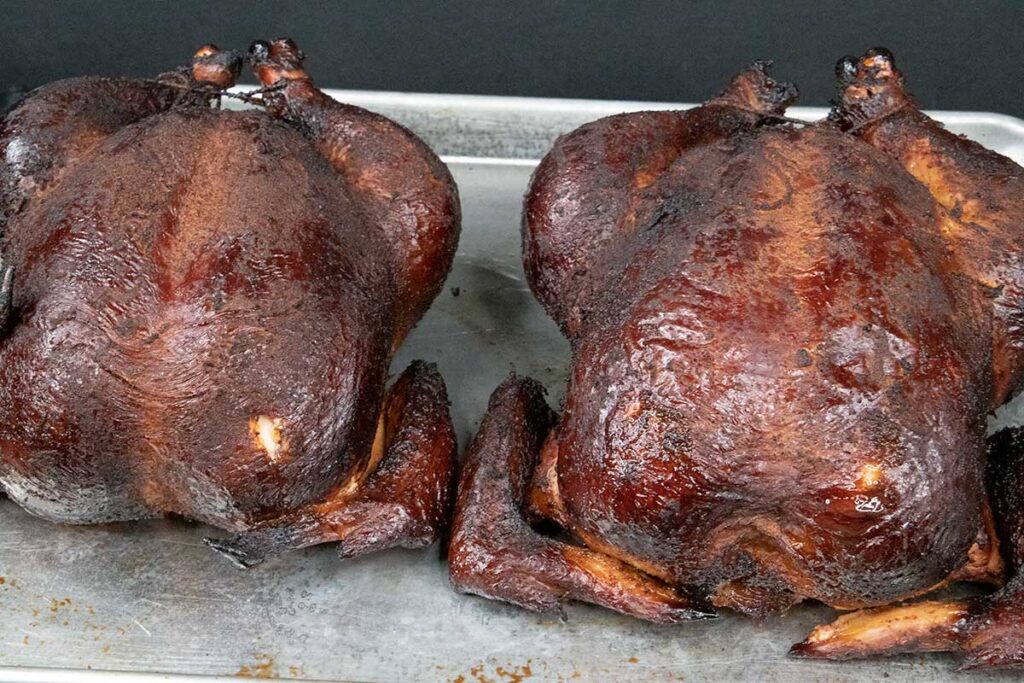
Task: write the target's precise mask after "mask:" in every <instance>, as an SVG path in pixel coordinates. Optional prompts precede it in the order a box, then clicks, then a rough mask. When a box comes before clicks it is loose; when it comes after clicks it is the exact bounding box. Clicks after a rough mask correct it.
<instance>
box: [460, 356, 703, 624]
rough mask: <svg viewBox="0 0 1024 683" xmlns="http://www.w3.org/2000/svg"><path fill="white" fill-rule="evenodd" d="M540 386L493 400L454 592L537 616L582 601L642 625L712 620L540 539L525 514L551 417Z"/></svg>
mask: <svg viewBox="0 0 1024 683" xmlns="http://www.w3.org/2000/svg"><path fill="white" fill-rule="evenodd" d="M543 391H544V390H543V389H542V388H541V387H540V385H538V384H537V383H536V382H533V381H532V380H529V379H523V378H519V377H515V376H512V377H509V378H508V379H507V380H506V381H505V383H504V384H502V385H501V386H500V387H499V388H498V389H497V390H496V391H495V392H494V395H493V396H492V397H491V401H490V405H489V406H488V409H487V415H486V417H485V418H484V422H483V424H482V425H481V426H480V432H479V434H478V435H477V437H476V439H475V440H474V441H473V444H472V445H471V446H470V449H469V452H468V454H467V456H466V463H465V466H464V467H463V471H462V476H461V482H460V486H459V490H460V494H459V500H458V503H457V505H456V509H457V510H458V513H457V516H456V519H455V522H454V526H453V529H454V532H453V535H452V538H451V543H450V546H449V562H450V565H449V566H450V570H451V578H452V583H453V585H454V586H455V587H456V588H457V589H458V590H459V591H461V592H464V593H476V594H478V595H483V596H485V597H496V598H500V599H503V600H507V601H509V602H512V603H514V604H517V605H520V606H522V607H526V608H528V609H532V610H535V611H538V612H553V613H558V612H560V610H561V603H562V602H563V601H564V600H568V599H576V600H586V601H587V602H593V603H595V604H598V605H604V606H605V607H609V608H611V609H616V610H619V611H621V612H625V613H627V614H633V615H635V616H637V617H640V618H642V619H649V620H651V621H658V622H664V623H674V622H677V621H685V620H689V619H695V618H701V617H705V616H710V613H709V612H707V611H706V610H705V609H701V608H700V607H698V606H696V605H695V603H694V601H692V600H690V599H689V598H687V597H686V596H684V595H681V594H679V593H678V592H676V591H674V590H673V589H672V588H670V587H669V586H667V585H665V584H664V583H662V582H660V581H658V580H657V579H653V578H651V577H649V576H646V575H644V574H643V573H642V572H640V571H637V570H636V569H635V568H633V567H630V566H629V565H627V564H625V563H623V562H619V561H618V560H614V559H612V558H610V557H607V556H605V555H603V554H601V553H595V552H592V551H589V550H586V549H583V548H579V547H577V546H573V545H568V544H566V543H561V542H558V541H555V540H553V539H550V538H547V537H545V536H542V535H540V534H538V533H536V532H534V531H533V530H532V529H531V528H530V527H529V525H528V524H527V523H526V522H525V521H524V520H523V518H522V515H521V513H520V510H521V508H522V506H523V505H524V502H525V498H526V495H527V492H528V490H529V486H530V477H531V474H532V472H533V470H534V467H535V466H536V463H537V453H538V452H539V451H540V448H541V443H542V442H543V440H544V437H545V436H546V435H547V432H548V429H549V428H550V427H551V425H552V423H553V419H554V414H553V413H552V412H551V409H550V408H548V406H547V403H545V401H544V394H543Z"/></svg>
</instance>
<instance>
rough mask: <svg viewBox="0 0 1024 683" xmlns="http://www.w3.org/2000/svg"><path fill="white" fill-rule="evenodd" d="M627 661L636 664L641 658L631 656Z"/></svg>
mask: <svg viewBox="0 0 1024 683" xmlns="http://www.w3.org/2000/svg"><path fill="white" fill-rule="evenodd" d="M626 661H627V662H629V663H630V664H636V663H637V662H639V661H640V660H639V659H637V658H636V657H630V658H629V659H627V660H626Z"/></svg>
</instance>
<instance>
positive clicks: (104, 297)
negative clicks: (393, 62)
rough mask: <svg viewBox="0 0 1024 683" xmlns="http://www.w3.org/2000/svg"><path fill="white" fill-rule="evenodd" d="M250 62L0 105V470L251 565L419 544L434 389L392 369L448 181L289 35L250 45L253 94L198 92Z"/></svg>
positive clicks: (448, 443) (440, 230)
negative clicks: (205, 540) (204, 542)
mask: <svg viewBox="0 0 1024 683" xmlns="http://www.w3.org/2000/svg"><path fill="white" fill-rule="evenodd" d="M241 61H242V60H241V58H240V57H239V56H238V55H236V54H234V53H231V52H224V51H219V50H217V49H216V48H214V47H212V46H205V47H204V48H203V49H201V50H200V52H199V53H197V56H196V57H195V58H194V60H193V64H192V66H191V68H190V69H185V70H179V71H177V72H172V73H169V74H165V75H163V76H161V77H159V78H157V79H155V80H152V81H131V80H110V79H98V78H81V79H71V80H68V81H60V82H57V83H54V84H51V85H48V86H45V87H43V88H41V89H39V90H37V91H35V92H33V93H31V94H29V95H28V96H27V97H26V98H25V100H24V101H23V102H22V103H21V104H20V105H18V106H17V107H15V108H14V109H13V110H12V111H11V112H10V113H9V114H8V115H7V117H6V118H5V119H4V120H3V123H2V128H0V159H3V160H4V162H3V164H2V165H0V183H2V184H0V189H2V193H3V194H2V200H3V204H2V207H3V217H4V222H5V225H4V226H3V233H2V259H3V266H2V268H0V270H2V271H3V273H4V275H5V279H4V282H5V283H6V284H7V285H8V287H7V290H8V291H9V293H10V296H9V297H7V298H3V297H0V309H2V313H3V315H2V317H3V323H4V324H3V328H2V333H0V484H2V485H3V490H4V491H5V492H6V493H7V494H8V495H9V496H10V497H11V498H13V499H14V500H16V501H17V502H18V503H19V504H21V505H22V506H24V507H25V508H26V509H28V510H30V511H32V512H34V513H36V514H39V515H41V516H44V517H46V518H48V519H51V520H54V521H59V522H70V523H92V522H106V521H114V520H126V519H137V518H143V517H151V516H156V515H162V514H166V513H175V514H180V515H184V516H186V517H189V518H192V519H196V520H200V521H203V522H206V523H209V524H212V525H215V526H218V527H221V528H223V529H227V530H231V531H235V532H239V533H241V534H242V536H240V537H239V538H238V539H236V540H235V541H233V542H218V544H217V545H218V547H220V548H222V549H224V550H225V551H232V550H237V549H235V548H234V546H233V545H232V543H236V544H241V546H240V547H241V548H242V550H237V552H232V553H231V554H232V555H233V556H234V557H235V558H236V559H239V558H240V557H242V556H244V557H245V559H246V561H247V563H251V562H252V561H255V560H256V559H258V557H261V556H262V555H264V554H266V553H268V552H272V551H274V550H279V549H282V548H284V547H294V546H299V545H309V544H311V543H314V542H324V541H330V540H341V541H343V542H345V543H347V545H346V546H345V551H344V552H345V553H347V554H354V551H355V550H356V549H364V550H369V549H372V548H374V547H384V546H387V545H396V544H407V545H421V544H424V543H429V542H431V541H433V540H434V539H436V538H437V537H438V535H439V534H440V532H441V530H442V529H443V528H444V525H445V523H446V519H447V511H448V507H449V505H448V502H449V489H450V488H451V487H450V481H451V478H452V473H453V471H454V452H455V437H454V432H453V429H452V425H451V422H450V419H449V416H448V406H447V397H446V395H445V388H444V384H443V382H442V381H441V379H440V377H439V376H438V375H437V373H436V371H435V370H434V369H433V368H431V367H429V366H425V365H422V364H420V365H416V366H414V367H412V368H410V370H409V371H408V372H407V373H406V375H405V376H403V378H402V379H401V380H400V381H399V383H398V384H397V385H396V386H395V388H394V389H393V390H392V391H391V393H390V394H389V398H387V400H386V401H385V383H386V379H387V371H388V364H389V362H390V358H391V354H392V351H393V350H394V348H396V347H397V346H398V344H400V343H401V340H402V338H403V337H404V335H405V334H406V332H408V330H409V329H410V328H411V327H412V326H413V325H414V324H415V323H416V321H417V320H418V319H419V318H420V316H422V314H423V312H424V311H425V309H426V307H427V306H428V305H429V304H430V301H431V300H432V299H433V297H434V295H435V294H436V293H437V291H439V289H440V287H441V285H442V282H443V280H444V278H445V276H446V275H447V273H448V270H449V268H450V266H451V263H452V258H453V254H454V251H455V246H456V242H457V240H458V232H459V204H458V196H457V193H456V190H455V187H454V184H453V182H452V179H451V176H450V175H449V174H448V171H447V169H446V168H445V167H444V165H443V164H442V163H441V162H440V161H439V160H438V158H437V157H436V156H435V155H434V154H433V153H432V152H431V151H430V150H429V149H427V147H426V146H425V145H424V144H423V143H422V142H421V141H420V140H419V139H418V138H416V137H415V136H414V135H413V134H412V133H410V132H409V131H407V130H405V129H404V128H402V127H400V126H398V125H397V124H395V123H393V122H391V121H389V120H387V119H384V118H382V117H380V116H378V115H376V114H372V113H370V112H367V111H364V110H361V109H358V108H356V107H350V106H346V105H341V104H339V103H336V102H334V101H333V100H331V99H330V98H328V97H327V96H325V95H323V94H322V93H321V92H320V91H319V90H317V89H316V88H315V87H314V86H313V84H312V82H311V80H310V79H309V77H308V76H307V75H306V73H305V71H304V70H303V69H302V56H301V52H299V50H298V48H297V47H296V46H295V45H294V43H292V42H291V41H289V40H278V41H275V42H273V43H263V42H259V43H256V44H255V45H254V47H253V50H252V54H251V56H250V58H249V61H250V62H251V63H252V65H253V67H254V68H255V71H256V73H257V75H258V76H259V78H260V79H261V81H262V83H263V84H264V86H266V87H265V90H264V92H263V93H262V94H261V95H257V96H256V97H255V99H254V101H255V102H256V103H257V104H261V105H262V106H261V107H257V108H256V109H253V110H248V111H241V112H239V111H227V110H221V109H219V108H211V107H210V106H209V105H210V103H211V101H213V100H216V99H218V98H220V97H222V90H223V89H224V88H227V87H229V86H231V85H232V84H233V83H234V79H235V77H236V76H237V75H238V72H239V69H240V67H241ZM385 407H386V408H385ZM299 518H301V524H300V522H299V521H298V520H299ZM341 518H344V520H343V521H341ZM371 527H373V528H372V529H371ZM268 528H277V529H278V532H277V535H276V536H275V535H273V534H270V535H268V532H267V531H266V529H268ZM254 529H259V530H260V532H259V534H256V535H255V536H254V538H255V539H257V540H258V539H264V540H265V541H266V542H265V543H263V544H262V545H260V544H259V543H256V542H255V541H254V540H252V539H248V536H247V535H246V534H247V533H248V532H250V531H252V530H254ZM374 534H376V536H375V535H374ZM271 537H272V538H271ZM280 537H287V539H288V540H287V542H286V543H277V544H276V545H275V543H272V542H271V541H272V540H274V539H277V538H280ZM246 539H248V540H246ZM268 539H269V540H268ZM256 546H258V547H256ZM243 550H244V551H245V552H243ZM246 553H248V554H246Z"/></svg>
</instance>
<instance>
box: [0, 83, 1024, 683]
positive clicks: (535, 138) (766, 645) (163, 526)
mask: <svg viewBox="0 0 1024 683" xmlns="http://www.w3.org/2000/svg"><path fill="white" fill-rule="evenodd" d="M333 94H334V95H335V96H336V97H337V98H338V99H341V100H343V101H347V102H352V103H355V104H360V105H363V106H367V107H369V108H372V109H375V110H377V111H381V112H383V113H385V114H387V115H389V116H392V117H393V118H395V119H397V120H399V121H401V122H403V123H405V124H406V125H408V126H410V127H411V128H413V129H414V130H416V131H417V132H419V133H420V134H422V135H423V136H424V137H425V138H426V139H427V140H428V142H430V143H431V144H432V145H433V146H434V147H435V148H436V149H437V150H438V151H439V152H441V153H442V154H443V155H444V156H445V157H446V160H447V161H449V163H450V165H451V168H452V170H453V172H454V174H455V177H456V180H457V181H458V183H459V186H460V188H461V193H462V201H463V208H464V216H465V218H464V230H463V238H462V244H461V245H460V247H459V253H458V255H457V257H456V264H455V268H454V271H453V272H452V274H451V277H450V278H449V280H448V283H447V285H446V287H445V289H444V291H443V293H442V294H441V295H440V297H439V298H438V300H437V302H436V303H435V304H434V306H433V308H432V309H431V311H430V313H429V314H428V315H427V317H426V318H425V319H424V320H423V322H421V323H420V325H419V327H418V328H417V329H416V330H415V332H414V333H413V335H412V336H411V337H410V339H409V340H408V341H407V342H406V344H405V346H404V347H403V348H402V350H401V352H400V354H399V356H398V358H397V359H396V360H395V363H394V368H393V369H394V371H396V372H398V371H400V370H401V369H402V368H403V367H404V366H405V365H406V364H407V363H408V362H409V361H410V360H411V359H413V358H425V359H428V360H433V361H436V362H438V363H439V365H440V367H441V370H442V372H443V373H444V376H445V379H446V380H447V382H448V387H449V392H450V394H451V397H452V404H453V405H452V409H453V411H454V417H455V423H456V427H457V429H458V432H459V437H460V440H461V442H462V444H463V445H465V444H466V443H467V441H468V439H469V438H470V437H471V435H472V432H473V431H474V429H475V427H476V425H477V423H478V421H479V419H480V416H481V414H482V412H483V410H484V407H485V406H486V402H487V398H488V396H489V395H490V392H491V390H492V389H493V388H494V387H495V386H496V385H497V384H498V383H499V382H500V381H501V380H502V379H503V378H504V376H505V375H506V374H507V373H508V372H509V371H510V370H516V371H517V372H521V373H525V374H528V375H531V376H533V377H536V378H537V379H539V380H541V381H542V382H544V383H545V384H546V385H547V386H548V387H549V389H550V393H551V398H552V400H553V401H554V402H556V403H557V401H558V400H559V399H560V398H561V395H562V392H563V390H564V382H565V377H566V372H567V361H568V347H567V344H566V343H565V341H564V340H563V339H562V337H561V336H560V335H559V333H558V331H557V329H556V327H555V325H554V324H553V323H552V322H551V321H550V320H549V319H548V318H547V316H546V315H545V314H544V313H543V311H542V310H541V308H540V306H539V305H538V304H537V303H536V302H535V301H534V299H533V297H532V295H531V294H530V292H529V291H528V289H527V287H526V285H525V283H524V281H523V275H522V271H521V267H520V261H519V231H518V226H519V210H520V202H521V198H522V195H523V192H524V190H525V188H526V184H527V181H528V179H529V175H530V172H531V171H532V168H533V166H534V164H535V163H536V159H538V158H539V157H540V156H541V155H542V154H543V152H544V151H545V150H546V149H547V148H548V147H549V146H550V144H551V142H552V141H553V140H554V138H555V136H557V135H558V134H560V133H562V132H565V131H567V130H570V129H572V128H574V127H575V126H577V125H579V124H580V123H583V122H585V121H588V120H591V119H594V118H597V117H599V116H603V115H605V114H610V113H614V112H618V111H625V110H631V109H642V108H668V107H680V106H682V105H669V104H644V103H629V102H586V101H570V100H533V99H523V98H498V97H471V96H443V95H411V94H399V93H367V92H346V91H334V92H333ZM793 113H794V114H795V115H796V116H801V117H807V118H816V117H818V116H820V115H821V114H822V113H823V110H811V109H801V108H797V109H796V110H795V111H794V112H793ZM938 116H939V118H941V119H942V120H944V121H946V122H947V123H948V125H949V127H950V128H951V129H953V130H955V131H957V132H960V133H965V134H967V135H970V136H971V137H974V138H976V139H978V140H980V141H982V142H983V143H985V144H986V145H988V146H990V147H992V148H994V149H997V150H999V151H1002V152H1004V153H1007V154H1009V155H1011V156H1013V157H1014V158H1016V159H1017V161H1019V162H1024V122H1022V121H1019V120H1017V119H1013V118H1011V117H1007V116H1000V115H997V114H983V113H979V114H974V113H958V112H943V113H939V114H938ZM1004 412H1006V413H1008V414H1010V418H1011V419H1013V418H1014V417H1015V414H1016V413H1019V412H1020V411H1019V410H1017V409H1016V407H1014V408H1012V409H1010V410H1008V411H1004ZM211 533H215V532H214V530H211V529H208V528H205V527H202V526H200V525H196V524H191V523H188V522H184V521H181V520H163V521H149V522H141V523H132V524H119V525H108V526H93V527H58V526H54V525H51V524H48V523H46V522H42V521H40V520H38V519H35V518H33V517H31V516H29V515H28V514H26V513H25V512H23V511H21V510H20V509H19V508H18V507H17V506H15V505H14V504H13V503H11V502H10V501H6V500H3V501H0V681H89V680H93V679H95V680H101V679H102V680H111V679H113V680H120V681H139V682H140V683H141V682H143V681H186V680H193V679H192V678H191V676H196V675H198V676H204V677H205V676H208V677H211V678H204V679H203V680H215V679H216V677H234V676H251V677H264V678H267V677H280V678H284V679H306V680H330V681H398V680H401V681H453V682H458V683H516V682H523V681H531V682H532V681H572V680H601V681H605V680H644V681H679V680H687V681H693V680H703V679H713V680H716V681H728V680H746V679H757V680H764V681H773V680H778V681H787V680H794V679H799V680H810V681H862V680H863V681H867V680H870V681H879V680H882V679H888V680H890V681H894V682H896V681H938V680H952V679H954V678H955V677H956V674H954V673H953V660H952V659H951V658H950V657H947V656H944V655H933V656H913V657H911V656H905V657H898V658H894V659H876V660H871V661H866V662H857V663H846V664H830V663H821V662H803V661H795V660H791V659H788V658H787V657H786V650H787V648H788V647H789V645H790V644H791V643H793V642H796V641H798V640H800V639H802V637H803V636H804V635H805V634H806V632H807V631H808V629H809V628H811V627H812V626H813V625H814V624H815V623H818V622H820V621H823V620H826V619H829V618H830V617H831V616H832V614H833V613H832V612H831V610H828V609H827V608H824V607H821V606H816V605H804V606H800V607H798V608H796V609H794V610H792V611H791V612H790V613H789V614H787V615H784V616H781V617H777V618H773V619H770V620H768V621H767V622H765V623H761V624H756V623H754V622H752V621H749V620H747V619H744V618H741V617H738V616H736V615H731V614H725V615H723V616H722V617H721V618H720V619H718V620H716V621H711V622H701V623H693V624H684V625H679V626H671V627H670V626H657V625H652V624H646V623H643V622H640V621H637V620H635V619H631V618H628V617H624V616H620V615H618V614H615V613H612V612H609V611H606V610H602V609H599V608H596V607H591V606H587V605H571V606H569V608H568V620H567V621H566V622H564V623H562V622H559V621H558V620H556V619H552V618H548V617H543V616H537V615H534V614H530V613H527V612H524V611H522V610H518V609H515V608H512V607H509V606H506V605H503V604H499V603H496V602H490V601H487V600H483V599H479V598H475V597H469V596H459V595H456V594H455V593H453V592H452V591H451V589H450V588H449V586H448V579H447V575H446V572H445V566H444V564H443V562H442V560H441V558H440V556H439V551H438V549H437V548H436V547H435V548H430V549H428V550H424V551H391V552H384V553H380V554H377V555H373V556H370V557H365V558H361V559H357V560H353V561H349V562H340V561H339V560H338V559H337V558H336V557H335V555H334V553H333V551H332V548H331V547H330V546H320V547H317V548H312V549H309V550H305V551H299V552H295V553H291V554H289V555H286V556H284V557H280V558H277V559H273V560H271V561H269V562H267V563H266V564H265V565H263V566H260V567H257V568H255V569H252V570H249V571H240V570H237V569H235V568H234V567H233V566H231V565H230V564H229V563H228V562H227V561H226V560H224V559H222V558H221V557H219V556H217V555H215V554H214V553H212V552H211V551H210V550H208V549H207V548H206V547H205V546H204V545H203V544H202V537H203V536H204V535H207V534H211ZM90 671H91V672H92V673H90ZM96 672H101V673H96ZM110 672H121V673H116V674H112V673H110ZM1003 679H1004V680H1011V679H1012V677H1011V676H1010V675H1006V676H1004V677H1000V676H999V675H995V676H992V677H991V678H986V680H1003Z"/></svg>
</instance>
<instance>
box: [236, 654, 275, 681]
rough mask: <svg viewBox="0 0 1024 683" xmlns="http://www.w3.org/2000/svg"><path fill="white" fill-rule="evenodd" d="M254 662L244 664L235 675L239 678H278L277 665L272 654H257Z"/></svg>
mask: <svg viewBox="0 0 1024 683" xmlns="http://www.w3.org/2000/svg"><path fill="white" fill-rule="evenodd" d="M253 659H254V660H255V662H254V663H253V664H243V665H242V667H241V668H240V669H239V670H238V672H237V673H236V674H235V676H238V677H239V678H277V677H278V673H277V665H276V664H275V662H274V658H273V657H271V656H270V655H255V656H254V657H253Z"/></svg>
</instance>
